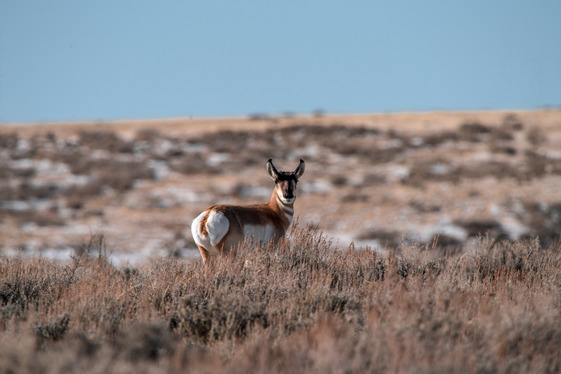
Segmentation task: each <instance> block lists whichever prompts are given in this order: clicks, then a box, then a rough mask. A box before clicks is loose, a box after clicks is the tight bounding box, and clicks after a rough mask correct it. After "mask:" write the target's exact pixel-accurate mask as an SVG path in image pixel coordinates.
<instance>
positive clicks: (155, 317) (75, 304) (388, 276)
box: [0, 228, 561, 373]
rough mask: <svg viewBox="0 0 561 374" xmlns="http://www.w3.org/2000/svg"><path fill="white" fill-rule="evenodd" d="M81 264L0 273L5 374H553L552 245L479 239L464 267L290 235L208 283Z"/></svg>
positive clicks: (188, 272)
mask: <svg viewBox="0 0 561 374" xmlns="http://www.w3.org/2000/svg"><path fill="white" fill-rule="evenodd" d="M90 246H91V248H90ZM83 249H84V255H83V256H82V257H75V258H74V259H73V260H72V261H71V262H70V263H61V262H56V261H52V260H46V259H41V258H34V259H28V258H22V257H18V258H8V259H3V260H2V263H1V273H0V301H1V303H2V315H1V318H2V319H1V321H0V322H1V323H0V367H1V368H0V370H1V371H2V372H11V373H20V372H21V373H25V372H34V373H39V372H42V373H63V372H92V373H95V372H98V373H111V372H135V373H160V372H184V371H188V372H197V373H205V372H206V373H210V372H226V373H248V372H252V373H310V372H311V373H343V372H344V373H364V372H396V373H419V372H431V373H432V372H443V373H444V372H446V373H450V372H469V373H518V372H519V373H527V372H540V373H554V372H558V371H559V370H561V356H560V355H559V348H560V347H561V314H560V311H561V246H560V245H559V244H556V245H554V246H550V247H548V248H542V247H540V245H539V243H538V241H537V240H534V241H517V242H514V243H508V242H504V243H501V244H497V243H495V244H493V243H492V242H491V241H489V240H488V239H487V238H482V239H480V240H479V241H478V245H477V249H476V250H475V251H474V252H473V253H471V254H466V253H463V254H460V253H458V254H455V255H446V254H444V253H443V252H442V251H440V250H438V249H435V248H430V247H427V246H406V247H402V248H400V249H399V251H392V252H391V253H390V254H389V255H387V256H384V255H380V254H379V253H377V252H376V251H372V250H356V249H353V248H349V249H345V250H333V248H332V247H331V245H330V243H329V242H328V241H326V240H325V239H324V238H323V237H322V236H321V234H320V233H318V232H314V231H313V230H310V229H301V228H296V229H294V230H293V232H292V235H291V237H290V238H289V240H288V241H286V242H284V243H283V244H281V245H279V246H278V247H276V248H267V249H265V250H257V251H256V250H255V249H251V248H248V247H244V248H241V249H240V250H239V251H238V253H237V255H236V256H229V257H225V258H221V259H219V260H217V261H214V263H213V264H212V266H208V267H206V268H205V267H204V266H203V265H202V264H201V263H200V262H199V261H188V262H184V261H178V260H175V259H160V260H158V261H155V262H153V263H149V264H145V265H143V266H139V267H135V268H131V267H124V268H116V267H114V266H111V265H109V264H108V263H107V259H106V257H105V254H104V251H105V249H104V238H103V236H100V235H96V236H94V237H92V240H91V241H90V243H88V245H86V246H85V247H83ZM90 249H95V250H96V253H98V254H97V255H96V257H94V258H92V257H90V256H87V252H88V251H89V250H90ZM99 249H101V252H97V251H98V250H99Z"/></svg>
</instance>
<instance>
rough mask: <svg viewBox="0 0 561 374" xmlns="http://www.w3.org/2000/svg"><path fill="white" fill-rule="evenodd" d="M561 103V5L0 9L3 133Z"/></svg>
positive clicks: (20, 0)
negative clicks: (80, 125)
mask: <svg viewBox="0 0 561 374" xmlns="http://www.w3.org/2000/svg"><path fill="white" fill-rule="evenodd" d="M559 105H561V1H560V0H525V1H519V0H469V1H454V0H442V1H431V0H427V1H418V0H411V1H406V0H403V1H399V0H396V1H373V0H370V1H353V0H348V1H332V0H299V1H292V0H283V1H249V0H236V1H213V0H200V1H199V0H197V1H191V0H162V1H142V0H135V1H126V0H112V1H106V0H101V1H76V0H50V1H44V0H0V121H2V122H4V123H7V122H35V121H74V120H118V119H143V118H167V117H188V116H195V117H199V116H211V117H212V116H229V115H248V114H255V113H268V114H271V115H274V114H280V113H285V112H293V113H310V112H312V111H314V110H318V109H321V110H324V111H326V112H328V113H330V112H332V113H333V112H334V113H353V112H361V113H365V112H384V111H428V110H463V109H469V110H478V109H532V108H539V107H542V106H559Z"/></svg>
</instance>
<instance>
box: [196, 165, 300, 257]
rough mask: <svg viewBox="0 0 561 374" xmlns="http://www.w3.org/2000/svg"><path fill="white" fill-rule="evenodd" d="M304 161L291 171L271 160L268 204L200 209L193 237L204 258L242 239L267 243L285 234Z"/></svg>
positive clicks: (233, 246)
mask: <svg viewBox="0 0 561 374" xmlns="http://www.w3.org/2000/svg"><path fill="white" fill-rule="evenodd" d="M304 167H305V164H304V161H303V160H300V164H299V165H298V167H297V168H296V170H294V171H293V172H286V171H277V169H276V168H275V166H274V165H273V162H272V160H269V161H267V172H268V173H269V175H270V176H271V178H272V179H273V181H274V182H275V189H274V190H273V194H272V196H271V199H270V200H269V203H268V204H263V205H248V206H235V205H215V206H212V207H210V208H208V209H207V210H205V211H203V212H202V213H201V214H200V215H199V216H198V217H197V218H195V220H194V221H193V223H192V224H191V233H192V234H193V239H194V240H195V243H196V244H197V246H198V247H199V250H200V251H201V256H202V258H203V262H205V263H206V262H207V259H208V257H209V256H217V255H220V254H222V253H223V252H224V251H227V250H230V249H232V248H235V247H236V246H237V245H238V244H240V243H241V242H243V241H244V239H245V238H246V237H247V238H250V239H252V240H253V242H254V243H263V244H267V243H268V242H269V241H271V240H274V241H278V240H279V239H280V238H281V237H283V236H284V234H285V233H286V231H287V230H288V227H289V226H290V224H291V223H292V217H293V216H294V201H295V200H296V184H297V182H298V178H300V177H301V176H302V174H304Z"/></svg>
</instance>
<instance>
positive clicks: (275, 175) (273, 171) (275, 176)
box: [267, 159, 279, 182]
mask: <svg viewBox="0 0 561 374" xmlns="http://www.w3.org/2000/svg"><path fill="white" fill-rule="evenodd" d="M267 172H268V173H269V175H270V176H271V178H273V180H274V181H275V182H276V181H277V179H278V178H279V172H278V170H277V168H276V167H275V165H273V160H272V159H269V161H267Z"/></svg>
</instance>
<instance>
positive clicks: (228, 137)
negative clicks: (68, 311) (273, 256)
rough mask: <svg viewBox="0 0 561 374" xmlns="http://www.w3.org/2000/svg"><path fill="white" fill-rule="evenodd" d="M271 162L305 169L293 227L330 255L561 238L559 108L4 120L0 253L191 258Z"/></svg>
mask: <svg viewBox="0 0 561 374" xmlns="http://www.w3.org/2000/svg"><path fill="white" fill-rule="evenodd" d="M269 158H272V159H273V160H274V162H275V165H277V167H278V168H279V169H285V170H288V169H293V168H295V167H296V165H297V164H298V160H299V159H300V158H302V159H304V160H305V161H306V172H305V174H304V176H303V177H302V178H301V180H300V183H299V190H298V198H297V201H296V204H295V208H296V216H297V217H298V220H299V224H300V225H301V226H313V227H317V228H319V229H320V230H323V231H324V232H325V233H326V234H328V235H329V236H331V237H332V238H333V241H334V242H335V243H338V245H339V246H348V245H350V243H351V242H354V245H355V246H356V247H361V246H362V247H364V246H371V247H374V248H380V249H381V250H383V249H384V248H387V247H388V246H399V245H400V243H402V242H404V241H406V242H412V241H414V242H421V243H426V244H427V245H429V246H442V247H443V248H446V249H447V250H451V251H453V250H455V249H457V248H469V244H470V243H474V241H475V240H476V239H475V238H476V237H477V236H480V235H489V236H491V237H492V238H493V239H497V240H516V239H518V238H521V237H528V236H537V237H539V239H540V241H542V242H543V243H549V242H551V241H554V240H557V239H558V238H559V233H560V231H561V229H560V227H561V111H560V110H540V111H509V112H502V111H497V112H468V113H399V114H363V115H316V116H284V117H267V116H252V117H250V118H232V119H224V118H217V119H172V120H149V121H136V122H135V121H130V122H126V121H123V122H112V123H83V124H41V125H20V126H17V125H9V126H8V125H4V126H0V255H15V254H18V253H24V254H42V255H43V256H50V257H62V258H64V257H66V256H68V255H69V254H70V253H72V252H73V251H80V248H81V246H82V245H83V243H84V242H85V241H87V239H88V238H89V237H90V236H91V234H92V233H95V232H99V231H102V232H103V233H104V234H105V236H106V238H107V242H108V243H110V246H111V249H112V257H113V259H114V261H115V263H123V262H137V261H141V260H143V259H145V258H147V257H150V256H179V257H197V256H198V251H196V250H195V248H194V243H193V241H192V238H191V234H190V223H191V221H192V220H193V218H194V217H195V216H196V215H197V214H198V213H199V212H200V211H202V210H203V209H205V208H206V207H208V206H210V205H213V204H217V203H232V204H248V203H261V202H266V201H268V199H269V197H270V194H271V192H272V189H273V183H272V181H271V180H270V179H269V177H268V175H267V173H266V171H265V163H266V161H267V160H268V159H269Z"/></svg>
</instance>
